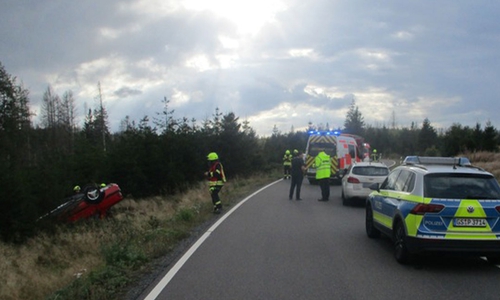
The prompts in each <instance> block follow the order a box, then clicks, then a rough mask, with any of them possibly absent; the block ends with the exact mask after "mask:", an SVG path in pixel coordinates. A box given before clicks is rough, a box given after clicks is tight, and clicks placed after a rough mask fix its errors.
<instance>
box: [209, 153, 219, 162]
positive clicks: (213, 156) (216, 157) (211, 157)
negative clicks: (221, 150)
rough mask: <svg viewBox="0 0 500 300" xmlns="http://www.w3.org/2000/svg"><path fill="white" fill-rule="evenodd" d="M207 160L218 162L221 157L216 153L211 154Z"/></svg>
mask: <svg viewBox="0 0 500 300" xmlns="http://www.w3.org/2000/svg"><path fill="white" fill-rule="evenodd" d="M207 159H208V160H218V159H219V156H218V155H217V153H215V152H210V153H209V154H208V155H207Z"/></svg>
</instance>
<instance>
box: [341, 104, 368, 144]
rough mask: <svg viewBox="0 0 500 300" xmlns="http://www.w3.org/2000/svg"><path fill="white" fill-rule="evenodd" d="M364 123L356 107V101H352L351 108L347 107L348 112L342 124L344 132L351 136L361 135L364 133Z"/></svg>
mask: <svg viewBox="0 0 500 300" xmlns="http://www.w3.org/2000/svg"><path fill="white" fill-rule="evenodd" d="M364 127H365V122H364V118H363V115H362V114H361V112H360V111H359V108H358V106H357V105H356V100H355V99H352V102H351V106H350V107H349V111H348V112H347V115H346V118H345V122H344V131H345V132H347V133H351V134H357V135H361V136H362V135H363V133H364Z"/></svg>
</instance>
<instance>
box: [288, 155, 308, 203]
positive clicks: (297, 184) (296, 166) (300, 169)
mask: <svg viewBox="0 0 500 300" xmlns="http://www.w3.org/2000/svg"><path fill="white" fill-rule="evenodd" d="M293 154H295V157H294V158H293V159H292V167H291V173H292V181H291V182H290V195H289V198H290V200H292V198H293V192H294V190H295V192H296V193H295V200H302V199H301V198H300V188H301V186H302V180H303V179H304V171H305V169H306V164H305V162H304V157H303V156H302V153H301V152H299V151H297V150H294V151H293Z"/></svg>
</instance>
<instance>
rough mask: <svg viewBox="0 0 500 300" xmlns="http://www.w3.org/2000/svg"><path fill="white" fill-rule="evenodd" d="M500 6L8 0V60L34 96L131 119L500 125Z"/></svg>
mask: <svg viewBox="0 0 500 300" xmlns="http://www.w3.org/2000/svg"><path fill="white" fill-rule="evenodd" d="M499 15H500V2H499V1H492V0H475V1H469V0H467V1H462V0H447V1H444V0H438V1H427V0H407V1H401V0H387V1H377V0H366V1H363V0H307V1H304V0H301V1H298V0H251V1H246V0H122V1H118V0H106V1H102V0H86V1H66V0H3V1H2V9H1V10H0V62H1V64H2V65H3V66H4V68H5V70H6V71H7V72H8V73H9V74H11V75H12V76H14V77H16V80H17V81H16V83H18V84H22V85H23V86H24V88H26V89H27V90H29V92H30V107H31V110H32V111H33V113H34V114H35V116H34V118H33V122H34V123H35V124H40V112H41V102H42V99H43V94H44V92H45V91H46V90H47V88H48V87H49V86H50V87H51V88H52V90H53V91H54V92H55V93H56V94H57V95H59V96H62V95H63V94H64V93H65V92H67V91H71V92H72V93H73V95H74V98H75V107H76V113H77V122H78V123H79V125H80V126H81V125H83V119H84V115H85V112H86V110H87V109H88V108H89V107H96V106H97V104H98V99H99V89H98V85H99V84H100V86H101V97H102V101H103V103H104V106H105V108H106V110H107V112H108V117H109V119H108V121H109V126H110V129H111V131H113V132H116V131H119V130H120V124H121V123H122V121H123V120H124V119H125V118H126V117H129V119H130V120H134V121H136V122H138V121H139V120H141V119H142V118H144V117H145V116H148V118H149V119H150V120H153V119H154V118H157V117H159V114H161V113H162V111H163V109H164V104H163V102H162V100H163V99H164V97H166V98H167V99H168V100H169V104H168V108H169V110H174V115H173V116H174V118H176V119H181V118H184V117H186V118H188V119H190V120H191V119H193V118H194V119H195V120H197V122H199V124H200V125H201V123H202V122H203V121H204V120H208V119H212V118H213V116H214V114H215V112H216V109H219V112H221V113H223V114H227V113H230V112H232V113H234V114H235V115H236V116H237V117H238V118H239V120H240V121H241V122H243V121H248V122H249V125H250V126H251V127H252V128H253V129H254V130H255V131H256V133H257V135H259V136H269V135H271V134H272V131H273V128H274V127H276V129H278V130H279V131H280V132H282V133H288V132H290V131H291V130H295V131H298V130H302V129H305V128H307V126H308V124H309V123H312V124H314V125H316V126H320V125H323V126H326V125H328V126H329V127H331V128H341V127H343V125H344V121H345V118H346V114H347V111H348V109H349V106H350V105H351V103H353V101H355V104H356V105H357V106H358V108H359V111H360V112H361V113H362V116H363V117H364V121H365V123H366V124H367V125H369V126H374V127H381V126H384V125H385V126H387V127H392V126H393V125H395V126H397V127H398V128H403V127H407V128H408V127H410V126H411V125H412V122H413V123H414V124H417V126H421V124H422V122H423V120H424V119H425V118H427V119H429V121H430V122H431V125H432V126H433V127H434V128H436V129H438V130H446V129H447V128H449V127H450V126H451V125H452V124H454V123H459V124H461V125H462V126H470V127H474V126H475V125H476V124H477V123H479V124H481V126H482V127H483V128H484V126H485V125H486V124H487V122H491V124H492V125H493V126H495V127H496V128H497V129H500V116H499V112H500V101H499V100H498V98H499V95H500V52H499V49H500V22H499V21H498V16H499Z"/></svg>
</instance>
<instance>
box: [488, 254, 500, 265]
mask: <svg viewBox="0 0 500 300" xmlns="http://www.w3.org/2000/svg"><path fill="white" fill-rule="evenodd" d="M486 259H487V260H488V262H489V263H490V264H492V265H500V256H498V255H492V256H486Z"/></svg>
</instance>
